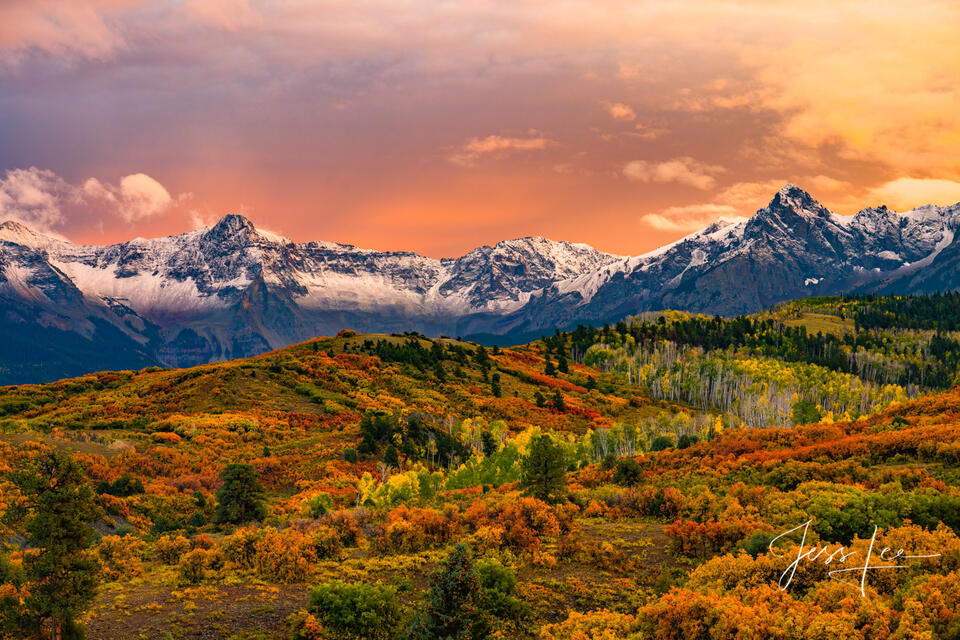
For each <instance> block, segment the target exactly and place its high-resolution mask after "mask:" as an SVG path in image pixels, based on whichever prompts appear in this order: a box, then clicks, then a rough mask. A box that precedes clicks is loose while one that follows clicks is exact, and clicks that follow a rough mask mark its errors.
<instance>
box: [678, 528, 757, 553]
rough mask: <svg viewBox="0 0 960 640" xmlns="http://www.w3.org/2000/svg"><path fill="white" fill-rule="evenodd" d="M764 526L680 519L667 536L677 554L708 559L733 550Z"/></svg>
mask: <svg viewBox="0 0 960 640" xmlns="http://www.w3.org/2000/svg"><path fill="white" fill-rule="evenodd" d="M760 526H761V525H760V524H759V523H757V522H753V521H752V520H743V519H734V520H722V521H719V522H718V521H716V520H710V521H709V522H705V523H699V522H693V521H692V520H677V521H676V522H674V523H673V524H672V525H670V526H669V527H667V529H666V534H667V536H668V537H669V538H670V540H671V546H672V548H673V550H674V551H675V552H676V553H679V554H681V555H685V556H691V557H694V558H706V557H709V556H711V555H714V554H717V553H725V552H727V551H729V550H731V549H733V548H734V547H735V546H736V545H737V544H738V543H740V542H741V541H742V540H744V538H747V537H748V536H750V535H751V534H752V533H753V532H754V531H756V530H757V529H758V528H759V527H760Z"/></svg>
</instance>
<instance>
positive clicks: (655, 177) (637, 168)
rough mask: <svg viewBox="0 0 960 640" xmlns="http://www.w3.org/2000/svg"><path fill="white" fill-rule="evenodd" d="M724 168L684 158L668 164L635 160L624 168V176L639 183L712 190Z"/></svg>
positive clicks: (675, 159)
mask: <svg viewBox="0 0 960 640" xmlns="http://www.w3.org/2000/svg"><path fill="white" fill-rule="evenodd" d="M722 172H723V167H718V166H714V165H708V164H703V163H701V162H697V161H696V160H694V159H693V158H690V157H687V156H684V157H681V158H674V159H673V160H667V161H666V162H647V161H646V160H633V161H632V162H628V163H627V164H625V165H624V167H623V175H625V176H626V177H627V178H629V179H630V180H635V181H637V182H676V183H678V184H684V185H687V186H690V187H694V188H696V189H710V188H712V187H713V186H714V185H715V184H716V179H715V178H714V177H713V176H714V174H717V173H722Z"/></svg>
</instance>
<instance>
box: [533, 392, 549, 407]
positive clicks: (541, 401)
mask: <svg viewBox="0 0 960 640" xmlns="http://www.w3.org/2000/svg"><path fill="white" fill-rule="evenodd" d="M533 400H534V402H536V403H537V406H538V407H540V408H541V409H542V408H544V407H545V406H547V396H545V395H543V393H542V392H541V391H540V389H537V391H536V393H534V394H533Z"/></svg>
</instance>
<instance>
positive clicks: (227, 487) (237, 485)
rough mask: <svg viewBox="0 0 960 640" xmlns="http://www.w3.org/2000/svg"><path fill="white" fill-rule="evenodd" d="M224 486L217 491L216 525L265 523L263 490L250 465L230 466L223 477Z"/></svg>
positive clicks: (265, 511) (223, 472) (238, 464)
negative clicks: (253, 521) (263, 521)
mask: <svg viewBox="0 0 960 640" xmlns="http://www.w3.org/2000/svg"><path fill="white" fill-rule="evenodd" d="M220 479H221V480H223V484H222V485H221V486H220V488H219V489H217V511H216V513H215V515H214V522H216V523H217V524H225V523H228V522H229V523H233V524H243V523H245V522H249V521H251V520H263V518H264V517H265V516H266V515H267V507H266V506H265V505H264V503H263V501H264V498H265V496H264V489H263V485H262V484H260V480H259V479H258V478H257V471H256V469H254V468H253V465H251V464H241V463H235V464H228V465H227V467H226V468H225V469H224V470H223V471H222V472H221V473H220Z"/></svg>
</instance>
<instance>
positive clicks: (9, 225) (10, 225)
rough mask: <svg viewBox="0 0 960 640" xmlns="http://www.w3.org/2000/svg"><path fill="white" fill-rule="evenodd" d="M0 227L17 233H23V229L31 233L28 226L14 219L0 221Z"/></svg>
mask: <svg viewBox="0 0 960 640" xmlns="http://www.w3.org/2000/svg"><path fill="white" fill-rule="evenodd" d="M0 229H4V230H6V231H16V232H18V233H23V232H25V231H29V232H31V233H32V231H31V230H30V228H29V227H27V226H25V225H23V224H21V223H19V222H17V221H16V220H4V221H3V222H0Z"/></svg>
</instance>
